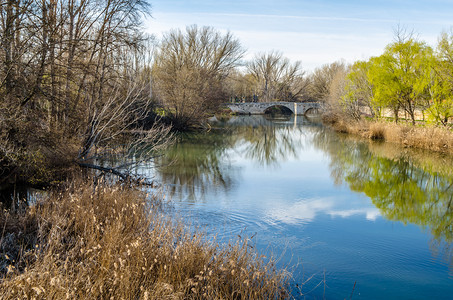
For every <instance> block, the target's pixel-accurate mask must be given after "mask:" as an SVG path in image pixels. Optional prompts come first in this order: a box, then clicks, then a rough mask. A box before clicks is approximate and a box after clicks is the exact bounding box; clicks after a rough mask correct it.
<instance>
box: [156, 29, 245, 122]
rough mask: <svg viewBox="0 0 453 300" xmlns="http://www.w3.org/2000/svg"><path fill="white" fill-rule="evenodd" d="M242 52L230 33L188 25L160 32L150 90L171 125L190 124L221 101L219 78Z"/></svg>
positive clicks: (232, 66) (221, 80)
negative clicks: (166, 114)
mask: <svg viewBox="0 0 453 300" xmlns="http://www.w3.org/2000/svg"><path fill="white" fill-rule="evenodd" d="M243 54H244V50H243V49H242V47H241V45H240V43H239V41H238V40H237V39H235V38H234V37H233V35H232V34H231V33H227V34H225V35H223V34H221V33H220V32H218V31H216V30H214V29H213V28H211V27H201V28H199V27H197V26H196V25H193V26H189V27H187V28H186V31H185V32H182V31H181V30H172V31H170V32H168V33H166V34H165V35H164V38H163V40H162V41H161V43H160V45H159V47H158V50H157V54H156V57H155V63H154V66H153V81H154V84H155V85H154V88H155V89H154V90H155V91H156V94H157V96H158V98H159V99H160V101H161V102H162V103H163V105H164V106H165V107H167V108H168V113H169V114H170V115H171V116H172V117H173V121H174V124H173V125H174V126H175V127H177V128H178V129H184V128H186V127H187V126H191V125H194V124H195V123H197V122H198V120H199V119H200V118H201V117H203V113H204V112H208V111H212V110H214V109H216V108H217V107H218V106H219V104H220V103H221V102H223V101H225V98H226V97H225V93H224V90H223V87H222V82H223V81H224V80H225V78H226V77H227V76H228V74H229V73H230V72H231V70H233V68H234V67H235V66H237V64H238V63H239V60H240V59H241V57H242V56H243Z"/></svg>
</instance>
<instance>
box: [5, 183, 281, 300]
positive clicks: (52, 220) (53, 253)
mask: <svg viewBox="0 0 453 300" xmlns="http://www.w3.org/2000/svg"><path fill="white" fill-rule="evenodd" d="M165 205H166V204H165V203H162V202H161V201H160V200H159V199H158V198H157V196H156V195H147V194H145V193H144V192H143V191H140V190H139V189H137V188H130V187H126V186H124V185H113V186H111V185H106V184H102V183H100V184H98V185H94V184H93V183H86V182H80V180H79V181H75V183H72V184H71V185H70V186H69V187H66V188H65V189H63V190H62V191H61V192H57V191H53V192H49V196H48V197H45V199H43V201H39V202H38V203H36V204H35V205H33V206H32V207H30V208H28V209H27V210H23V211H16V212H12V211H7V210H3V211H2V212H1V213H0V224H1V226H2V230H3V233H2V237H1V243H0V244H1V249H0V251H1V253H0V254H1V258H0V274H1V278H2V283H1V285H0V296H1V298H2V299H23V298H27V299H97V298H102V299H112V297H113V298H114V299H164V298H165V299H281V298H286V297H288V295H289V294H288V290H287V285H286V283H285V282H286V280H287V278H286V277H285V272H284V270H277V268H276V266H275V261H274V260H273V259H267V260H266V261H267V262H265V258H264V257H262V256H260V255H259V254H257V253H256V252H254V251H253V249H251V247H249V246H250V245H249V243H251V241H250V240H248V239H245V240H241V241H238V242H236V243H235V242H230V243H229V244H228V245H219V244H217V243H216V242H215V241H206V239H205V237H204V236H203V235H202V234H199V233H194V232H193V231H192V230H190V229H187V228H186V227H185V225H186V224H182V223H180V222H178V221H175V220H171V219H169V218H167V217H165V216H164V214H163V213H162V212H163V210H165V207H164V206H165Z"/></svg>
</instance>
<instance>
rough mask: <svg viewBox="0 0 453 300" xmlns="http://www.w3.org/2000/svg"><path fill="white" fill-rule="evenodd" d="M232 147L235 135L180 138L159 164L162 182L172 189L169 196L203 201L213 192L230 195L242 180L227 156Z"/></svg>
mask: <svg viewBox="0 0 453 300" xmlns="http://www.w3.org/2000/svg"><path fill="white" fill-rule="evenodd" d="M230 145H231V132H230V131H228V130H217V131H216V132H215V133H214V132H211V133H196V134H188V135H184V136H180V141H178V142H177V143H176V145H174V146H173V147H171V148H170V149H169V150H168V151H167V153H166V155H165V156H162V157H160V158H159V159H158V160H157V163H156V166H157V168H156V169H157V171H158V174H159V176H160V180H161V181H162V183H164V184H165V185H166V186H168V189H169V190H168V191H169V196H171V197H175V196H179V197H187V198H188V199H189V200H190V201H195V200H198V199H203V196H204V195H205V194H206V193H207V192H208V191H209V192H217V191H221V190H223V191H225V192H228V191H229V189H230V188H231V185H232V184H233V181H234V180H235V179H237V177H238V172H237V171H238V170H237V169H235V168H234V167H232V165H231V164H230V163H229V161H228V157H227V156H226V155H225V152H226V150H227V149H228V148H229V147H230Z"/></svg>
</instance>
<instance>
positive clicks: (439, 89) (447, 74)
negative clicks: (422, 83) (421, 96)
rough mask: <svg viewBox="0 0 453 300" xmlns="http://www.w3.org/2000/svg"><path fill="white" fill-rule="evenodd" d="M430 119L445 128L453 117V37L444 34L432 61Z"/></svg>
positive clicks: (429, 79) (429, 77)
mask: <svg viewBox="0 0 453 300" xmlns="http://www.w3.org/2000/svg"><path fill="white" fill-rule="evenodd" d="M427 76H428V77H427V80H428V81H429V84H430V86H429V95H430V99H429V108H428V118H429V120H431V121H434V122H436V123H440V124H442V125H444V126H446V125H447V124H448V120H449V118H450V117H452V116H453V36H452V35H448V34H447V33H446V32H444V33H442V35H441V37H440V39H439V43H438V45H437V51H436V55H435V56H433V58H432V60H431V72H429V73H428V74H427Z"/></svg>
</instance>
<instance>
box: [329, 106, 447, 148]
mask: <svg viewBox="0 0 453 300" xmlns="http://www.w3.org/2000/svg"><path fill="white" fill-rule="evenodd" d="M322 119H323V122H324V123H325V124H326V125H328V126H330V127H331V128H333V129H334V130H335V131H337V132H341V133H348V134H354V135H358V136H361V137H363V138H366V139H372V140H384V141H386V142H391V143H397V144H401V145H403V146H405V147H415V148H421V149H427V150H432V151H437V152H443V153H453V131H452V130H451V129H449V128H444V127H442V128H441V127H434V126H428V125H424V124H423V125H415V126H414V125H410V124H406V123H398V124H395V123H390V122H387V121H374V120H373V121H372V120H366V119H361V120H360V121H352V120H345V119H343V118H341V117H340V116H338V115H336V114H326V115H324V116H323V117H322Z"/></svg>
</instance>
